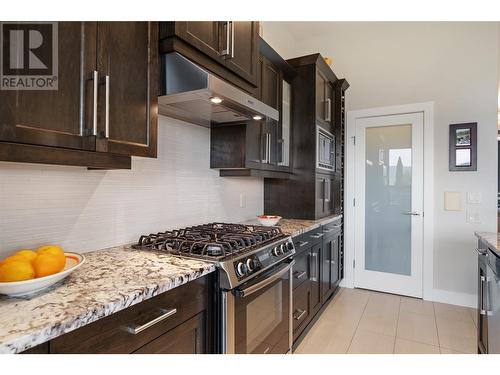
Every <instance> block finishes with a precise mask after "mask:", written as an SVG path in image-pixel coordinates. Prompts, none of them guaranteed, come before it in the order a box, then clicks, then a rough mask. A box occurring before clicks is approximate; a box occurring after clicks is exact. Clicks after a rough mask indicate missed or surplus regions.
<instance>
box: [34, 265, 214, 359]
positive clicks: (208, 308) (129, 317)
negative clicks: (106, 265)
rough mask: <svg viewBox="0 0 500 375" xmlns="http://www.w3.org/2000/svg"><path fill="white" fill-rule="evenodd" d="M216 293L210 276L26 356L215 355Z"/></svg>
mask: <svg viewBox="0 0 500 375" xmlns="http://www.w3.org/2000/svg"><path fill="white" fill-rule="evenodd" d="M214 287H215V279H214V275H213V274H210V275H207V276H205V277H202V278H199V279H196V280H193V281H191V282H189V283H187V284H184V285H182V286H179V287H177V288H175V289H172V290H170V291H168V292H165V293H162V294H160V295H158V296H156V297H153V298H151V299H148V300H146V301H144V302H141V303H138V304H137V305H134V306H132V307H129V308H126V309H125V310H121V311H119V312H117V313H114V314H112V315H110V316H107V317H105V318H102V319H99V320H97V321H95V322H93V323H90V324H88V325H86V326H83V327H81V328H78V329H76V330H74V331H72V332H69V333H66V334H64V335H62V336H59V337H56V338H55V339H53V340H51V341H49V342H46V343H44V344H41V345H39V346H36V347H33V348H31V349H28V350H27V351H25V352H24V353H27V354H28V353H53V354H71V353H72V354H131V353H141V354H155V353H164V354H169V353H171V354H201V353H213V352H214V350H215V335H214V329H215V328H214V320H215V319H214V311H215V309H214V301H213V300H212V298H211V296H214V295H215V293H214ZM160 317H163V318H162V319H159V318H160ZM153 320H157V321H156V323H154V324H152V325H149V323H151V322H152V321H153Z"/></svg>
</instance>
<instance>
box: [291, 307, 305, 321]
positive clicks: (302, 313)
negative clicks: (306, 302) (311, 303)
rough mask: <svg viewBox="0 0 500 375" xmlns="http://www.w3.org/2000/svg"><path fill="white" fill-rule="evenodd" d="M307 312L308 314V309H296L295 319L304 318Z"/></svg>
mask: <svg viewBox="0 0 500 375" xmlns="http://www.w3.org/2000/svg"><path fill="white" fill-rule="evenodd" d="M297 313H298V315H297ZM306 314H307V311H306V310H300V309H299V310H295V314H294V315H295V316H294V319H295V320H300V319H302V318H303V317H304V315H306Z"/></svg>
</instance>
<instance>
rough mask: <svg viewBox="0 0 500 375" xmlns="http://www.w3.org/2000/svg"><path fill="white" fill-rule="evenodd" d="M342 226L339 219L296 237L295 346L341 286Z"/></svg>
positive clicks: (294, 285)
mask: <svg viewBox="0 0 500 375" xmlns="http://www.w3.org/2000/svg"><path fill="white" fill-rule="evenodd" d="M341 228H342V223H341V219H339V220H336V221H333V222H331V223H328V224H327V225H323V226H321V227H320V228H317V229H314V230H312V231H309V232H307V233H304V234H301V235H300V236H297V237H294V238H293V242H294V245H295V249H296V251H297V254H296V255H295V266H294V272H293V275H294V277H293V312H292V319H293V339H294V347H296V346H297V345H298V343H300V341H301V340H302V338H303V337H304V336H305V334H306V333H307V331H308V330H309V328H310V327H311V326H312V325H313V324H314V322H315V320H316V319H317V317H318V316H319V315H320V314H321V311H323V309H324V308H325V306H326V305H327V304H328V301H330V299H331V297H332V296H333V295H334V294H335V291H336V290H337V288H338V286H339V283H340V280H341V276H342V274H341V270H342V264H341V262H342V259H341V251H342V247H341V246H342V230H341Z"/></svg>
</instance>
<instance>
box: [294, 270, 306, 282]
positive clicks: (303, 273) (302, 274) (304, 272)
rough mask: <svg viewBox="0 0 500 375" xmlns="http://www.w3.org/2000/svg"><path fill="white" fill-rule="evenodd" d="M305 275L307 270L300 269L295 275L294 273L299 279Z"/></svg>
mask: <svg viewBox="0 0 500 375" xmlns="http://www.w3.org/2000/svg"><path fill="white" fill-rule="evenodd" d="M305 275H307V271H302V272H300V273H298V274H297V275H295V278H296V279H298V280H300V279H302V278H303V277H304V276H305Z"/></svg>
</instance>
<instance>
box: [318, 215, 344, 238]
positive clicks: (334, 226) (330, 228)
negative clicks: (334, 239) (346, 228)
mask: <svg viewBox="0 0 500 375" xmlns="http://www.w3.org/2000/svg"><path fill="white" fill-rule="evenodd" d="M341 230H342V219H338V220H335V221H332V222H331V223H328V224H325V225H323V226H322V227H321V231H322V232H323V233H325V235H326V234H327V233H328V234H331V233H334V232H338V231H341Z"/></svg>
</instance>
